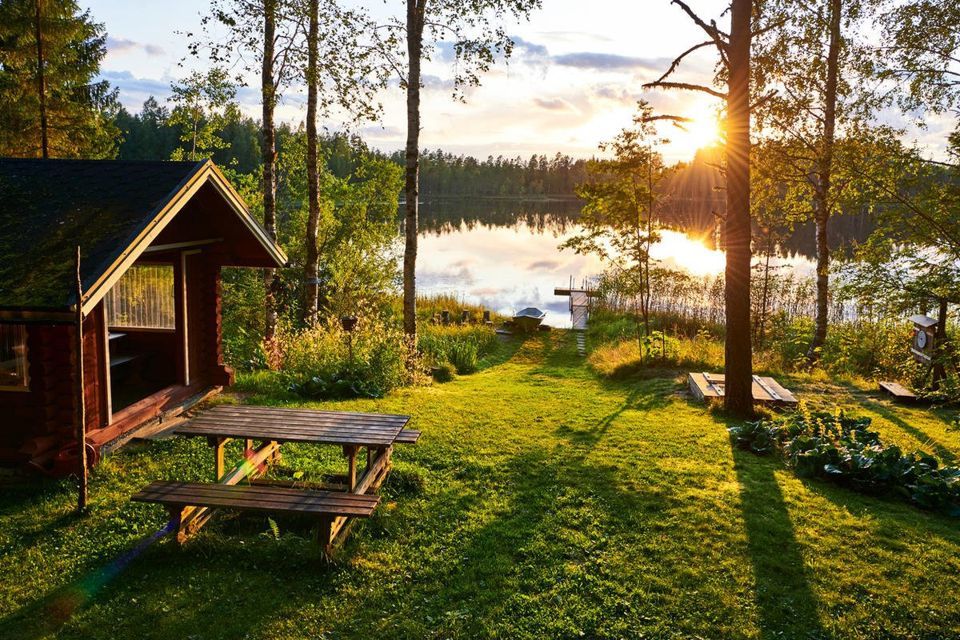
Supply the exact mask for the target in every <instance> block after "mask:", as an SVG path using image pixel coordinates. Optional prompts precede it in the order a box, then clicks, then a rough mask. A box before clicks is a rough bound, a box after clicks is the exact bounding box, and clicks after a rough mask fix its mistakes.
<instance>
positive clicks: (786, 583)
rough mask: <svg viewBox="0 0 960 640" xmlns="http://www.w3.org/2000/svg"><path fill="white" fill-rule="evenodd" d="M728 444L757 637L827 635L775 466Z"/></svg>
mask: <svg viewBox="0 0 960 640" xmlns="http://www.w3.org/2000/svg"><path fill="white" fill-rule="evenodd" d="M730 447H731V449H732V451H733V461H734V470H735V471H736V474H737V482H738V483H739V485H740V503H741V510H742V513H743V521H744V525H745V527H746V534H747V552H748V554H749V556H750V561H751V563H752V564H753V574H754V580H755V592H756V604H757V610H758V613H759V620H758V623H759V626H760V636H761V637H762V638H784V637H788V638H829V637H830V635H829V634H828V633H827V632H826V631H825V630H824V629H823V627H822V626H821V624H820V620H819V614H818V602H817V599H816V596H815V595H814V593H813V590H812V588H811V586H810V583H809V578H808V572H807V570H806V568H805V566H804V562H803V555H802V554H801V550H800V544H799V542H798V541H797V538H796V534H795V532H794V528H793V523H792V522H791V520H790V513H789V511H788V509H787V505H786V502H785V500H784V496H783V492H782V491H781V489H780V484H779V483H778V482H777V478H776V475H775V471H776V470H777V468H778V465H777V464H776V463H775V462H773V461H771V460H764V459H762V458H758V457H757V456H755V455H754V454H752V453H749V452H746V451H743V450H741V449H739V448H737V446H736V443H735V441H734V440H733V439H732V438H731V442H730Z"/></svg>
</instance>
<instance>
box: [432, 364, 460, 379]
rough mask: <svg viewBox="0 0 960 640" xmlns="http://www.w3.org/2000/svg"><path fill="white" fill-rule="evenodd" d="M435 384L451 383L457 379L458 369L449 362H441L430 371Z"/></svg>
mask: <svg viewBox="0 0 960 640" xmlns="http://www.w3.org/2000/svg"><path fill="white" fill-rule="evenodd" d="M430 375H432V376H433V380H434V382H439V383H444V382H450V381H451V380H453V379H454V378H456V377H457V368H456V367H455V366H453V365H452V364H450V363H449V362H441V363H440V364H437V365H435V366H434V367H432V368H431V369H430Z"/></svg>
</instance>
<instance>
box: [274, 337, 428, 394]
mask: <svg viewBox="0 0 960 640" xmlns="http://www.w3.org/2000/svg"><path fill="white" fill-rule="evenodd" d="M277 343H278V346H279V348H280V351H281V354H282V359H281V364H280V375H281V377H282V378H283V379H284V380H286V381H287V383H288V385H289V388H290V390H291V391H293V392H294V393H296V394H298V395H300V396H303V397H305V398H313V399H329V398H354V397H369V398H380V397H383V396H384V395H385V394H387V393H389V392H390V391H391V390H393V389H396V388H397V387H401V386H403V385H406V384H409V383H410V382H411V381H412V375H411V373H410V372H409V371H410V370H409V369H408V364H409V363H410V362H413V361H415V358H416V355H415V354H414V353H413V352H412V350H411V349H409V348H408V347H407V342H406V340H405V338H404V336H403V334H402V332H400V331H399V330H398V329H396V328H394V327H391V326H389V325H386V324H383V323H380V322H378V321H366V320H364V319H361V321H360V322H359V323H358V324H357V327H356V329H354V331H353V332H352V334H348V333H347V332H345V331H343V329H341V328H340V327H339V325H338V324H336V323H332V324H329V325H318V326H315V327H312V328H307V329H303V330H299V331H297V330H293V329H290V328H288V327H284V328H281V329H280V330H279V331H278V333H277ZM351 343H352V349H351Z"/></svg>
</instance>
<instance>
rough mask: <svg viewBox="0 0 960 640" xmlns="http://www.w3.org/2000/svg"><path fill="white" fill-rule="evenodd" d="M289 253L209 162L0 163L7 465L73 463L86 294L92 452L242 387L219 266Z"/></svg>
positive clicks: (1, 363) (0, 405) (1, 375)
mask: <svg viewBox="0 0 960 640" xmlns="http://www.w3.org/2000/svg"><path fill="white" fill-rule="evenodd" d="M78 246H79V248H80V256H81V257H80V280H81V282H82V288H81V290H82V292H83V294H82V299H81V300H79V301H78V300H77V295H76V291H77V276H76V252H77V247H78ZM286 262H287V258H286V256H285V255H284V253H283V251H282V250H281V249H280V248H279V247H278V246H277V245H276V244H275V243H274V242H272V241H271V239H270V237H269V235H268V234H267V232H266V231H265V230H264V228H263V227H262V226H261V225H260V224H259V223H258V222H257V220H256V219H255V218H254V217H253V216H252V215H251V214H250V212H249V210H248V209H247V207H246V205H245V204H244V203H243V201H242V199H241V198H240V196H239V195H238V194H237V193H236V191H234V189H233V188H232V187H231V185H230V183H229V181H228V180H227V179H226V178H225V177H224V175H223V174H222V173H221V172H220V170H219V169H217V167H216V166H215V165H214V164H213V163H212V162H209V161H204V162H127V161H112V160H103V161H101V160H89V161H88V160H32V159H30V160H21V159H0V463H2V464H5V465H13V466H22V465H27V466H30V467H32V468H35V469H39V470H43V471H45V472H48V473H70V472H73V471H74V470H75V469H76V465H77V462H76V461H77V459H78V453H79V447H78V442H77V437H76V420H75V417H74V416H75V409H76V407H77V405H78V402H77V399H78V398H79V385H76V384H75V381H76V380H77V379H78V378H79V376H78V375H77V372H78V369H79V367H77V351H78V349H77V348H76V342H77V341H76V334H75V333H74V332H75V331H76V327H77V313H76V312H77V306H76V305H77V304H79V305H80V309H81V311H82V316H83V321H82V332H83V333H82V335H83V348H82V353H83V361H82V364H83V369H82V370H83V381H84V385H83V397H84V399H85V400H84V404H85V411H86V420H85V425H86V430H87V450H88V452H90V453H91V454H92V457H93V458H94V459H96V458H97V457H98V454H99V452H100V451H101V449H102V448H104V447H110V446H112V444H114V443H116V442H118V441H122V440H123V439H125V438H127V437H129V435H130V434H131V433H132V432H134V431H135V430H137V429H140V428H144V426H145V425H151V424H157V423H158V422H160V421H162V420H163V419H165V418H166V417H169V416H170V415H173V414H175V413H176V412H178V411H181V410H183V409H184V408H185V407H187V406H189V405H190V404H191V403H193V402H196V401H197V400H198V399H200V398H203V397H204V396H206V395H208V394H209V393H210V392H211V391H213V390H217V389H218V388H221V387H223V386H225V385H229V384H231V382H232V381H233V372H232V371H231V369H230V368H229V367H228V366H226V365H225V364H224V361H223V350H222V348H221V313H220V312H221V295H220V270H221V268H222V267H225V266H238V267H259V268H268V267H281V266H284V265H285V264H286Z"/></svg>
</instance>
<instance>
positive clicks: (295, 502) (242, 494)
mask: <svg viewBox="0 0 960 640" xmlns="http://www.w3.org/2000/svg"><path fill="white" fill-rule="evenodd" d="M131 500H134V501H135V502H150V503H154V504H162V505H164V506H165V507H167V510H168V511H169V512H170V520H171V524H172V525H173V526H174V527H176V529H177V540H178V541H180V542H183V541H184V539H185V538H186V535H187V532H186V531H183V530H182V528H181V524H182V523H183V522H184V520H185V516H186V515H187V514H186V513H185V510H187V509H191V508H196V507H207V508H225V509H235V510H237V511H256V512H261V513H274V514H278V513H279V514H299V515H310V516H317V517H318V518H319V519H320V531H319V532H318V535H319V541H320V542H321V543H322V545H323V547H324V552H326V553H328V554H329V553H330V548H329V546H330V538H331V531H330V527H331V524H332V522H333V519H334V518H337V517H348V518H368V517H370V516H371V515H373V511H374V509H376V507H377V505H378V504H379V503H380V496H378V495H375V494H356V493H345V492H339V491H317V490H308V489H300V488H291V487H281V486H275V485H263V484H258V485H249V486H238V485H227V484H219V483H215V484H208V483H200V482H164V481H158V482H153V483H151V484H150V485H148V486H147V487H145V488H144V489H143V490H141V491H139V492H138V493H136V494H135V495H134V496H133V497H132V498H131ZM324 534H326V538H324Z"/></svg>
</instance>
